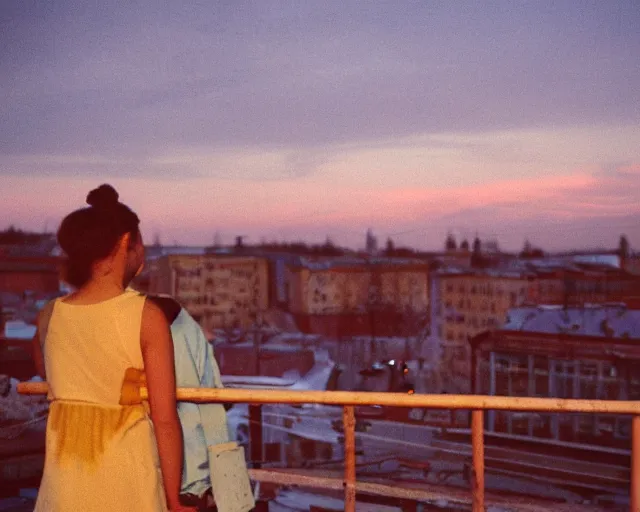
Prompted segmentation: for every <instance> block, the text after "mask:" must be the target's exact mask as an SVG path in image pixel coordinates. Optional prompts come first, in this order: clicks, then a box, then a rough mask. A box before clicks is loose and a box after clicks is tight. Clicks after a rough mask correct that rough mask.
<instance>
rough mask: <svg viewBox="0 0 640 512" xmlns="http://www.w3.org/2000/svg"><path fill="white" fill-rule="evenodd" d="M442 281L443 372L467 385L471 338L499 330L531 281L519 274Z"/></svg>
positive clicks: (468, 275) (445, 277)
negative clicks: (492, 330) (485, 332)
mask: <svg viewBox="0 0 640 512" xmlns="http://www.w3.org/2000/svg"><path fill="white" fill-rule="evenodd" d="M439 280H440V290H439V291H440V297H441V300H442V302H441V314H442V322H441V323H440V326H441V327H440V331H441V332H439V333H438V335H439V338H440V339H441V340H442V348H443V350H442V363H443V371H444V372H445V373H447V374H448V375H447V376H448V377H454V378H455V380H458V381H459V382H468V377H469V371H470V347H469V339H471V338H472V337H474V336H476V335H477V334H479V333H480V332H483V331H487V330H491V329H496V328H498V327H499V326H501V325H502V324H503V323H504V322H505V320H506V317H507V312H508V311H509V309H510V308H513V307H517V306H520V305H522V304H524V303H525V302H526V300H527V296H528V294H529V281H528V280H527V278H526V277H525V276H523V275H520V274H516V273H498V272H491V271H486V272H482V271H478V272H466V273H452V274H442V275H440V277H439ZM459 391H465V390H462V389H461V390H459Z"/></svg>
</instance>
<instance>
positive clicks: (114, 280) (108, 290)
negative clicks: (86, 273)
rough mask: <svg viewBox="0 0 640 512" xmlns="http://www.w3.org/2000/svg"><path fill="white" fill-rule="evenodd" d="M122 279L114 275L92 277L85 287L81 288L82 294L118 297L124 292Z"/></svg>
mask: <svg viewBox="0 0 640 512" xmlns="http://www.w3.org/2000/svg"><path fill="white" fill-rule="evenodd" d="M124 288H125V287H124V286H123V284H122V279H121V278H120V279H118V276H116V275H114V274H107V275H104V276H99V277H93V278H92V279H91V280H90V281H89V282H88V283H87V284H86V285H85V286H83V287H82V293H83V294H87V295H95V296H108V295H118V294H120V293H122V292H124Z"/></svg>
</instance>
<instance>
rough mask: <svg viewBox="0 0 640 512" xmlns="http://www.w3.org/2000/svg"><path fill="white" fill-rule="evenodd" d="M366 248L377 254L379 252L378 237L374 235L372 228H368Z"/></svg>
mask: <svg viewBox="0 0 640 512" xmlns="http://www.w3.org/2000/svg"><path fill="white" fill-rule="evenodd" d="M365 250H366V251H367V252H368V253H369V254H375V253H376V252H378V239H377V238H376V237H375V236H374V235H373V231H371V229H368V230H367V237H366V245H365Z"/></svg>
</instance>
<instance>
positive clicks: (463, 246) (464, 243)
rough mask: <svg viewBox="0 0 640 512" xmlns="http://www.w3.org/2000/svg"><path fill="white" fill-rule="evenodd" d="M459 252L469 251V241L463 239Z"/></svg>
mask: <svg viewBox="0 0 640 512" xmlns="http://www.w3.org/2000/svg"><path fill="white" fill-rule="evenodd" d="M460 250H462V251H468V250H469V241H468V240H467V239H466V238H465V239H464V240H463V241H462V243H461V244H460Z"/></svg>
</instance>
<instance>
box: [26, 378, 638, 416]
mask: <svg viewBox="0 0 640 512" xmlns="http://www.w3.org/2000/svg"><path fill="white" fill-rule="evenodd" d="M18 392H19V393H22V394H28V395H43V394H46V393H47V392H48V386H47V383H46V382H22V383H19V384H18ZM140 394H141V397H142V399H146V398H147V390H146V388H140ZM177 398H178V400H180V401H183V402H195V403H223V402H228V403H249V404H311V403H313V404H323V405H339V406H344V405H355V406H357V405H360V406H367V405H379V406H385V407H417V408H424V409H468V410H472V409H475V410H502V411H539V412H555V413H591V414H594V413H595V414H625V415H640V401H639V402H634V401H630V400H575V399H564V398H538V397H510V396H487V395H422V394H413V395H408V394H405V393H372V392H360V391H358V392H356V391H291V390H279V389H231V388H226V389H214V388H179V389H178V390H177Z"/></svg>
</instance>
